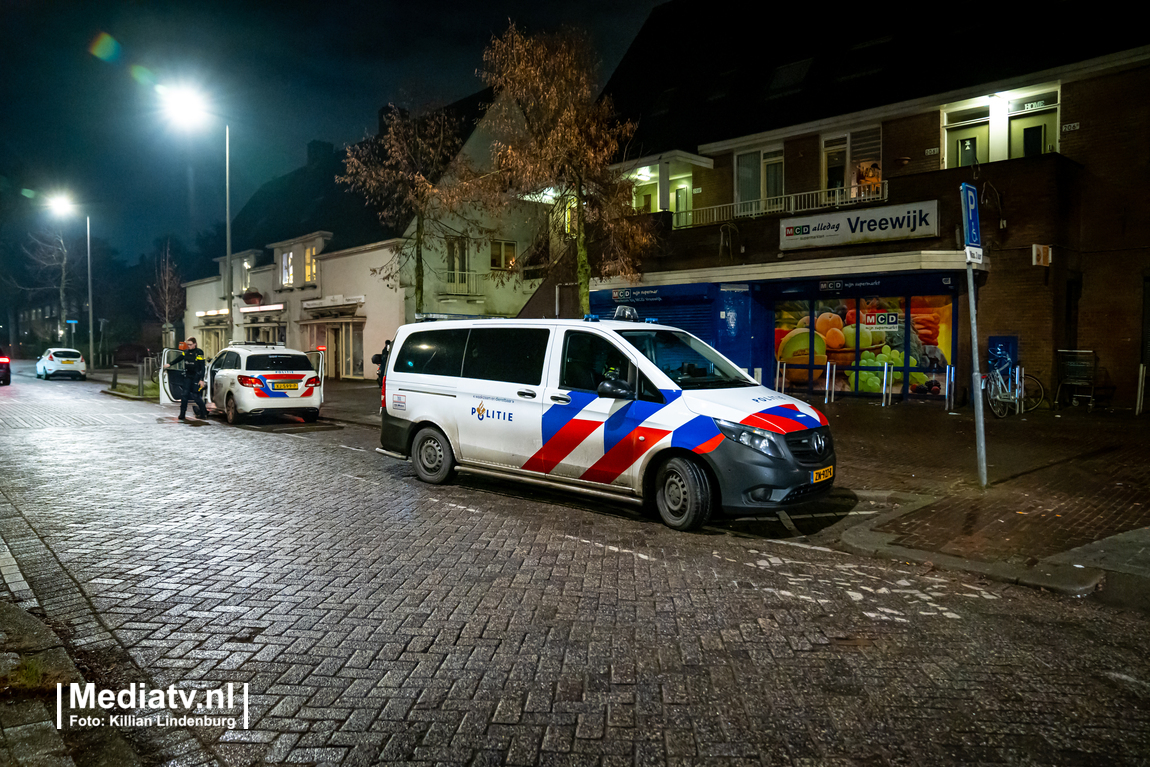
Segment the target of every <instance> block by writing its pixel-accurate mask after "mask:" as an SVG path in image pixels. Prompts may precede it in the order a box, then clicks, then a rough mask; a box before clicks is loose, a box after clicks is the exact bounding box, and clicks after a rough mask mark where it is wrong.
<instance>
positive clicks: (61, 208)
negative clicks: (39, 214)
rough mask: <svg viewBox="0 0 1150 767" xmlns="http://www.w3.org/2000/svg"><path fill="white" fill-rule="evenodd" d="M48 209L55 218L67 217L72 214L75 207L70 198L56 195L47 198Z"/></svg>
mask: <svg viewBox="0 0 1150 767" xmlns="http://www.w3.org/2000/svg"><path fill="white" fill-rule="evenodd" d="M48 207H49V208H50V209H51V210H52V212H53V213H54V214H55V215H57V216H68V215H71V214H72V211H73V210H75V208H76V206H75V205H74V204H73V203H72V198H70V197H69V196H68V195H66V194H58V195H55V196H54V197H49V198H48Z"/></svg>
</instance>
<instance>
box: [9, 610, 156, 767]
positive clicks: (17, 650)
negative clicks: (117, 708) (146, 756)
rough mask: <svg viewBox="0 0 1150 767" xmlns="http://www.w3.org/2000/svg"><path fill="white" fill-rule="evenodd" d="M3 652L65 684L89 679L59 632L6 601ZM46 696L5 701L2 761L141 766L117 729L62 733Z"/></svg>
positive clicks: (68, 729)
mask: <svg viewBox="0 0 1150 767" xmlns="http://www.w3.org/2000/svg"><path fill="white" fill-rule="evenodd" d="M0 651H2V652H3V655H4V656H11V657H12V658H14V659H16V660H13V662H12V663H11V664H10V665H11V666H12V667H15V665H16V664H17V663H19V662H20V661H21V660H25V659H29V660H34V661H36V662H37V665H38V666H39V667H40V669H41V672H42V674H43V676H44V677H45V678H50V679H56V680H57V681H59V682H60V683H61V684H64V685H65V686H66V685H68V684H71V683H73V682H76V683H83V682H84V681H85V680H84V677H83V676H82V675H81V674H80V672H79V671H78V670H77V669H76V665H75V664H74V663H73V662H72V659H71V658H70V657H69V656H68V652H67V650H66V649H65V647H64V642H63V641H62V640H61V639H60V637H58V636H57V635H56V632H54V631H52V630H51V629H50V628H48V627H47V626H45V625H44V624H43V623H42V622H41V621H40V620H39V619H37V618H36V617H35V616H33V615H31V614H30V613H28V612H26V611H24V610H22V609H20V608H19V607H16V606H15V605H12V604H9V603H8V602H3V601H0ZM5 665H9V664H5ZM44 697H45V696H44V695H43V694H42V693H29V694H28V695H26V696H17V697H16V699H15V700H6V701H4V702H3V703H0V763H2V764H5V765H7V764H13V765H29V766H31V765H46V764H58V765H75V763H76V762H75V761H73V759H72V756H71V754H75V755H76V756H77V757H78V758H79V760H80V764H81V765H85V767H120V766H123V767H139V764H140V761H139V758H138V757H137V756H136V753H135V751H134V750H133V749H132V748H131V746H129V745H128V743H127V741H126V740H124V737H123V735H121V734H120V732H119V730H117V729H115V728H113V727H100V728H95V729H90V730H82V729H73V728H69V727H65V728H64V729H63V730H57V729H56V723H55V719H54V717H53V713H52V712H51V711H50V710H49V707H48V706H47V705H45V702H44V700H43V698H44ZM3 757H7V759H4V758H3Z"/></svg>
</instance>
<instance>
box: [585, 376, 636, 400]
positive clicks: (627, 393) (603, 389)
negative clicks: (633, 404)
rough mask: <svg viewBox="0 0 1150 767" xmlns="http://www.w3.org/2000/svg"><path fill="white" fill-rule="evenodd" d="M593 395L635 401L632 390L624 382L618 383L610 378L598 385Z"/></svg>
mask: <svg viewBox="0 0 1150 767" xmlns="http://www.w3.org/2000/svg"><path fill="white" fill-rule="evenodd" d="M595 393H596V394H598V395H599V396H600V397H605V398H607V399H635V392H634V390H633V389H632V388H631V387H630V386H628V385H627V383H626V382H625V381H618V380H615V379H612V378H608V379H607V380H606V381H604V382H603V383H601V384H599V388H598V389H597V390H596V392H595Z"/></svg>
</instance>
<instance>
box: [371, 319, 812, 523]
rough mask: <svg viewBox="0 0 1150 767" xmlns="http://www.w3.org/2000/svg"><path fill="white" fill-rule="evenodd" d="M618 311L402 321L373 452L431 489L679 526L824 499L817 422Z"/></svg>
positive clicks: (689, 339) (687, 341)
mask: <svg viewBox="0 0 1150 767" xmlns="http://www.w3.org/2000/svg"><path fill="white" fill-rule="evenodd" d="M620 310H621V312H620V314H619V315H617V318H616V319H614V320H609V321H608V320H604V321H599V320H598V318H596V317H593V316H589V317H588V318H586V319H585V320H583V321H579V320H497V319H484V320H466V321H459V320H456V321H445V322H435V323H419V324H412V325H404V326H402V327H400V328H399V330H398V331H397V334H396V337H395V339H394V341H393V343H392V344H391V348H390V354H389V355H388V356H387V358H386V359H384V360H382V362H383V365H384V367H383V373H384V376H383V383H382V387H381V395H382V401H381V414H382V419H383V423H382V427H381V430H380V444H381V446H382V449H381V451H380V452H383V453H386V454H388V455H391V456H393V457H395V458H399V459H402V460H408V459H410V460H411V462H412V463H413V464H414V467H415V471H416V474H418V476H419V478H420V479H422V480H424V481H425V482H431V483H436V484H438V483H442V482H446V481H447V480H448V479H449V478H450V477H451V476H452V474H453V473H454V472H455V471H456V470H462V471H468V472H474V473H479V474H490V475H498V476H502V477H511V478H515V479H518V480H521V481H526V482H532V483H536V484H544V485H547V486H550V487H553V488H563V489H571V490H577V491H580V492H584V493H590V494H594V495H600V496H610V497H613V498H623V499H632V500H641V501H643V502H645V503H646V504H649V506H650V507H653V508H654V509H657V510H658V513H659V515H660V517H661V518H662V520H663V522H664V523H666V524H667V525H668V526H670V527H672V528H675V529H677V530H690V529H693V528H696V527H699V526H700V525H703V524H705V523H706V522H707V521H708V519H710V518H711V517H712V516H713V515H718V514H726V515H733V516H753V515H755V514H758V513H762V512H766V511H769V510H771V509H776V508H779V507H782V506H787V505H791V504H796V503H802V502H808V501H812V500H817V499H818V498H820V497H822V496H823V495H825V494H826V493H828V492H830V490H831V488H832V485H833V483H834V473H835V454H834V447H833V444H832V441H831V434H830V428H829V427H828V425H827V419H826V417H825V416H823V415H822V414H821V413H820V412H818V411H817V410H815V409H814V408H813V407H811V406H809V405H807V404H806V403H804V402H801V401H799V400H796V399H794V398H792V397H788V396H786V395H785V394H780V393H778V392H775V391H772V390H770V389H767V388H766V387H764V386H761V385H760V384H759V383H758V382H757V381H755V380H754V379H753V378H751V377H750V376H748V375H747V374H746V373H744V372H743V371H742V370H741V369H740V368H739V367H738V366H736V365H735V364H734V363H732V362H731V361H730V360H728V359H727V358H726V357H724V356H723V355H721V354H719V352H717V351H716V350H715V349H713V348H711V347H710V346H708V345H707V344H706V343H704V342H703V341H701V340H699V339H698V338H696V337H695V336H693V335H691V334H690V333H687V332H685V331H682V330H679V329H678V328H673V327H669V326H666V325H660V324H656V323H653V322H646V323H644V322H638V320H637V317H636V315H635V312H634V310H633V309H631V308H630V307H620ZM620 316H621V317H623V319H620V318H619V317H620Z"/></svg>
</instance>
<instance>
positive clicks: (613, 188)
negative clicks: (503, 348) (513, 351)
mask: <svg viewBox="0 0 1150 767" xmlns="http://www.w3.org/2000/svg"><path fill="white" fill-rule="evenodd" d="M483 59H484V62H485V64H486V69H485V70H484V71H483V72H481V76H482V77H483V79H484V80H485V81H486V82H487V84H488V85H490V86H492V87H493V88H494V91H495V100H494V104H493V106H492V108H491V109H490V110H489V111H488V114H489V115H490V116H491V119H492V130H493V132H494V136H495V141H494V144H493V147H492V149H493V162H494V167H495V170H496V171H497V172H499V173H500V174H503V179H502V181H503V183H505V184H507V185H508V187H510V188H511V189H512V190H513V192H514V194H516V195H517V196H518V197H520V198H526V197H530V196H532V195H536V196H541V198H543V199H547V200H554V201H555V203H556V208H555V210H554V211H553V212H552V215H550V217H549V219H548V223H549V226H548V228H547V237H548V239H549V240H550V241H551V242H556V241H558V242H571V243H573V245H574V255H575V259H576V278H577V280H578V283H579V303H580V306H581V307H582V310H583V312H584V313H587V312H589V311H590V303H591V302H590V281H591V277H592V276H593V275H594V276H597V277H626V278H628V279H632V280H636V279H638V276H639V269H640V260H641V258H642V256H643V255H644V254H645V253H646V252H647V251H648V250H649V249H650V248H652V247H653V246H654V245H655V235H654V232H653V230H652V229H651V227H650V223H649V220H648V219H646V218H643V217H637V216H635V215H634V213H635V211H634V205H633V197H632V195H633V185H632V183H631V182H630V181H629V180H628V179H626V178H625V177H624V176H623V174H622V173H620V172H619V171H617V170H615V169H614V168H613V167H612V166H613V165H614V164H615V163H616V162H617V160H618V156H619V154H620V151H621V149H622V147H623V146H624V145H625V143H626V142H627V140H628V139H629V138H630V137H631V136H632V135H633V134H634V131H635V125H634V123H630V122H620V121H619V120H618V119H616V117H615V115H614V108H613V106H612V104H611V101H610V99H608V98H596V95H597V93H598V88H597V86H596V84H595V81H594V73H595V70H596V62H595V60H594V56H593V53H592V49H591V45H590V42H589V40H588V38H587V36H586V35H585V34H583V33H581V32H577V31H574V30H567V31H564V32H562V33H558V34H547V35H534V36H530V37H529V36H526V35H524V34H523V33H522V32H520V31H519V29H518V28H517V27H516V26H515V25H514V24H512V25H511V26H510V27H509V28H508V29H507V31H506V32H505V33H504V34H503V36H502V37H499V38H496V39H494V40H492V41H491V44H490V45H489V46H488V48H487V50H486V51H485V52H484V54H483ZM557 261H558V259H555V260H554V261H553V263H555V262H557Z"/></svg>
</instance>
